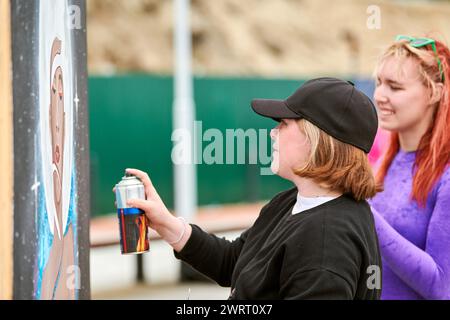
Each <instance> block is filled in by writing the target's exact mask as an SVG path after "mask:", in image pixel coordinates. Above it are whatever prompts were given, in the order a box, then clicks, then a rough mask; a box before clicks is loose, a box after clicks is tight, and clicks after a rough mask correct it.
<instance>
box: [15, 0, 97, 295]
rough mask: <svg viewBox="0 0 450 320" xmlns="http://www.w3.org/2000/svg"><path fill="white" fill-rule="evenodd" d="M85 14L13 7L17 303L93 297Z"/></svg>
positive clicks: (51, 2)
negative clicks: (20, 301) (90, 265)
mask: <svg viewBox="0 0 450 320" xmlns="http://www.w3.org/2000/svg"><path fill="white" fill-rule="evenodd" d="M81 9H83V10H84V1H69V0H40V1H37V0H35V1H29V0H25V1H20V0H15V1H12V13H13V14H12V18H13V21H12V24H13V56H14V58H13V74H14V80H13V91H14V92H13V96H14V121H15V123H16V122H17V123H18V124H19V125H18V126H16V127H15V129H14V141H15V148H14V149H15V151H14V157H15V175H14V182H15V187H14V189H15V195H16V194H17V195H21V196H20V197H15V209H14V221H15V227H14V232H15V241H14V298H18V299H80V298H87V297H89V292H88V290H89V283H88V282H89V275H88V274H86V273H88V272H89V267H88V258H87V257H88V255H89V244H88V235H89V233H88V229H89V224H88V221H89V220H88V214H89V213H88V211H87V209H88V207H87V206H86V203H88V202H89V196H88V194H89V188H86V187H87V186H88V179H87V180H86V177H87V176H88V175H89V169H88V168H89V167H88V159H87V158H88V152H80V149H81V150H82V151H83V150H85V149H86V147H87V145H86V143H87V136H88V132H87V117H86V116H85V114H86V109H87V106H86V97H87V92H86V83H85V82H86V70H85V68H86V62H85V59H86V54H85V50H86V46H85V40H86V30H85V21H83V25H81V24H80V23H79V20H76V22H77V23H78V24H75V25H74V23H73V22H74V21H73V19H74V16H73V14H74V12H76V13H78V14H80V12H81ZM75 18H77V19H79V18H80V17H75ZM30 20H31V22H30ZM82 26H83V27H84V29H82ZM27 40H28V41H27ZM24 65H25V66H26V67H24ZM25 128H26V129H25ZM19 141H21V142H22V143H19V144H18V145H17V146H16V142H19ZM20 160H22V161H20ZM23 160H25V161H23ZM79 186H81V188H84V190H83V189H82V190H83V192H81V193H82V195H81V196H80V190H79V188H80V187H79ZM80 208H81V210H80ZM31 213H34V214H31ZM24 263H25V264H24Z"/></svg>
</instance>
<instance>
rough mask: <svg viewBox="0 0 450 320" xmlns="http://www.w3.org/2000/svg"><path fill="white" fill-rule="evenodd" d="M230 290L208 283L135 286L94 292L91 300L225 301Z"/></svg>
mask: <svg viewBox="0 0 450 320" xmlns="http://www.w3.org/2000/svg"><path fill="white" fill-rule="evenodd" d="M229 292H230V289H229V288H222V287H220V286H219V285H216V284H209V283H201V282H199V283H197V282H189V283H181V284H166V285H164V284H160V285H149V284H144V285H135V286H131V287H127V288H122V289H116V290H111V291H106V292H96V293H95V294H93V295H92V299H101V300H105V299H107V300H116V299H120V300H226V299H227V298H228V295H229Z"/></svg>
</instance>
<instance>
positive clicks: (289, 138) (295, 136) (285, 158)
mask: <svg viewBox="0 0 450 320" xmlns="http://www.w3.org/2000/svg"><path fill="white" fill-rule="evenodd" d="M270 137H271V138H272V139H273V140H274V141H275V142H274V145H273V159H272V163H271V167H270V168H271V170H272V172H273V173H275V174H277V175H279V176H280V177H283V178H285V179H288V180H292V179H293V178H294V177H295V174H294V172H293V170H294V169H298V168H299V167H301V166H303V165H304V164H305V163H306V161H307V159H308V157H309V154H310V152H311V145H310V143H309V140H308V138H307V137H306V135H305V133H304V132H302V130H300V128H299V126H298V124H297V120H294V119H281V121H280V123H279V124H278V125H277V126H276V127H275V128H274V129H272V130H271V131H270Z"/></svg>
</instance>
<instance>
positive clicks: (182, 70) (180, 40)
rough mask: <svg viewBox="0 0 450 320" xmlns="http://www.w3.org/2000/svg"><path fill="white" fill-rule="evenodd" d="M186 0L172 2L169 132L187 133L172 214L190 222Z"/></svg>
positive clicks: (191, 114)
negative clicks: (172, 71) (185, 155)
mask: <svg viewBox="0 0 450 320" xmlns="http://www.w3.org/2000/svg"><path fill="white" fill-rule="evenodd" d="M189 7H190V6H189V0H175V7H174V9H175V12H174V20H175V41H174V47H175V82H174V89H175V90H174V92H175V98H174V103H173V129H174V130H177V129H183V130H184V132H186V133H189V134H190V139H189V141H190V143H189V144H188V145H186V146H185V147H186V149H188V150H190V155H191V157H190V160H189V161H187V162H186V163H182V164H176V163H174V180H175V181H174V182H175V190H174V191H175V195H174V197H175V212H176V214H177V215H178V216H180V217H183V218H185V219H186V221H190V220H192V217H193V216H194V214H195V212H196V207H197V178H196V168H195V164H194V160H193V159H194V141H195V137H194V120H195V110H194V99H193V96H192V72H191V59H192V53H191V32H190V22H189Z"/></svg>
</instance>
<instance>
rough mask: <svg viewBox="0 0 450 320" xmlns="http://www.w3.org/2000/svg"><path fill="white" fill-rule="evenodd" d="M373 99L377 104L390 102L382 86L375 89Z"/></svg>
mask: <svg viewBox="0 0 450 320" xmlns="http://www.w3.org/2000/svg"><path fill="white" fill-rule="evenodd" d="M373 99H374V100H375V103H377V104H380V103H386V102H387V101H388V98H387V96H386V93H385V91H384V89H383V86H382V85H379V86H377V87H376V88H375V91H374V93H373Z"/></svg>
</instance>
